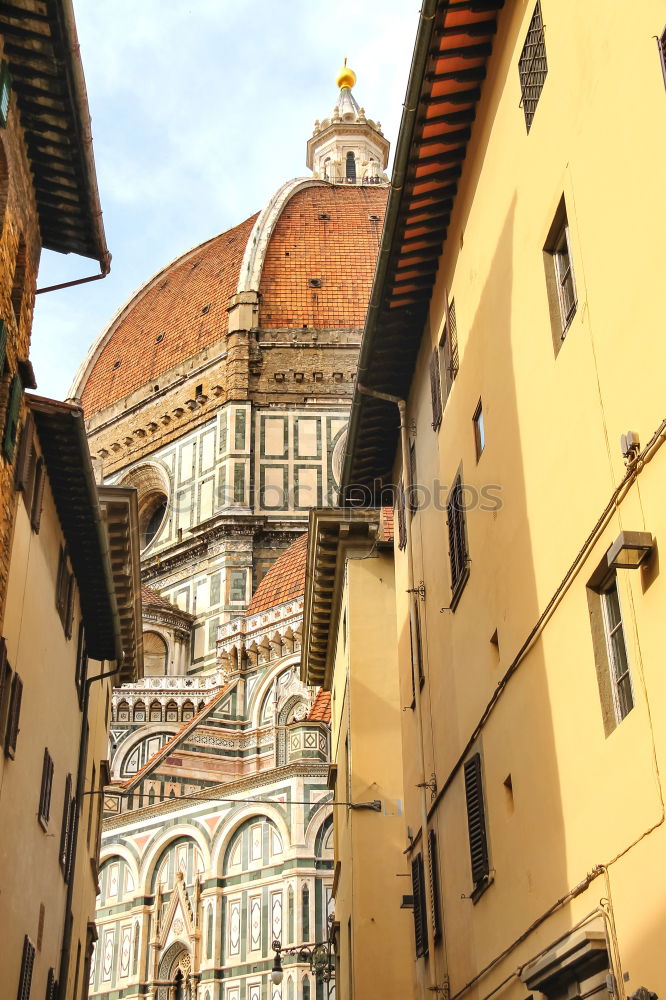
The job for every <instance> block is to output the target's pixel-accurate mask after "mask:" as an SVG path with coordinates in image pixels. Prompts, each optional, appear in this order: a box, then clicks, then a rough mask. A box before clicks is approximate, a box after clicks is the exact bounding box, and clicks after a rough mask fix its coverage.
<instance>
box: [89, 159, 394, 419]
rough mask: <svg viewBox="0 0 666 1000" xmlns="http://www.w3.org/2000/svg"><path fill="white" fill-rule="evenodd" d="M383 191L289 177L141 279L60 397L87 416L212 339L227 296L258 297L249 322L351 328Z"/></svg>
mask: <svg viewBox="0 0 666 1000" xmlns="http://www.w3.org/2000/svg"><path fill="white" fill-rule="evenodd" d="M387 195H388V189H387V188H386V187H385V186H382V185H378V186H374V187H373V186H367V187H365V186H353V185H350V186H349V187H346V186H344V185H334V184H330V183H328V182H325V181H321V180H315V179H311V178H307V179H303V178H301V179H300V180H296V181H290V182H288V184H286V185H284V186H283V187H282V188H281V189H280V190H279V191H278V192H277V193H276V195H275V196H274V197H273V199H272V200H271V202H269V204H268V205H267V206H266V208H265V209H264V210H263V212H261V213H260V214H259V215H253V216H251V217H250V218H249V219H246V220H245V221H244V222H241V223H240V225H238V226H236V227H235V228H234V229H229V230H228V231H226V232H224V233H221V234H220V235H219V236H215V237H214V238H213V239H211V240H209V241H208V242H206V243H202V244H201V245H200V246H198V247H195V248H194V249H193V250H189V251H188V252H187V253H186V254H184V255H183V256H182V257H179V258H177V259H176V260H175V261H173V262H172V263H171V264H169V265H168V266H167V267H165V268H164V269H163V270H161V271H160V272H159V273H158V274H156V275H155V276H154V277H153V278H151V279H150V280H149V281H148V282H147V283H146V284H145V285H144V286H143V287H142V288H141V289H140V290H139V291H138V292H137V293H136V294H135V295H134V296H133V297H132V298H131V299H130V300H129V302H128V303H127V304H126V305H125V306H124V307H123V308H122V309H121V310H120V312H119V313H118V314H117V316H116V317H115V318H114V319H113V320H112V321H111V323H110V324H109V326H108V327H107V329H106V330H105V331H104V332H103V333H102V334H101V335H100V337H99V338H98V339H97V341H96V343H95V344H94V345H93V346H92V348H91V350H90V352H89V354H88V356H87V358H86V360H85V361H84V362H83V364H82V366H81V368H80V369H79V372H78V373H77V376H76V378H75V380H74V384H73V386H72V388H71V389H70V395H71V396H76V397H78V398H80V399H81V401H82V404H83V407H84V409H85V411H86V415H87V416H90V415H92V414H93V413H96V412H98V411H100V410H102V409H105V408H106V407H108V406H111V405H113V404H114V403H117V402H118V401H119V400H121V399H123V398H124V397H126V396H128V395H129V394H130V393H132V392H134V391H136V390H138V389H140V388H141V387H142V386H145V385H149V384H150V383H151V382H152V381H157V380H158V379H159V377H160V376H161V375H164V373H166V372H168V371H170V370H171V369H173V368H175V367H176V366H177V365H179V364H181V363H183V362H185V361H187V360H188V359H189V358H191V357H192V356H193V355H196V354H197V353H198V352H200V351H203V350H204V349H205V348H207V347H210V346H211V345H212V344H214V343H216V342H217V341H219V340H220V339H222V338H223V337H224V336H225V335H226V333H227V323H228V315H227V309H228V306H229V300H230V298H231V296H233V295H234V294H236V293H237V292H243V291H248V290H255V291H257V292H258V293H259V302H260V307H259V326H260V327H264V328H266V327H268V328H277V327H284V328H298V329H302V328H303V327H313V328H319V329H337V328H350V327H354V328H361V327H362V326H363V323H364V321H365V312H366V309H367V303H368V298H369V295H370V288H371V285H372V279H373V276H374V270H375V263H376V259H377V252H378V249H379V242H380V239H381V231H382V224H383V219H384V211H385V207H386V200H387Z"/></svg>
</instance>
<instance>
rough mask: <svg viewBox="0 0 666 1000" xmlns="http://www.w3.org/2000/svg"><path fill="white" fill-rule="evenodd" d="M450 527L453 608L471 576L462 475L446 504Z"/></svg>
mask: <svg viewBox="0 0 666 1000" xmlns="http://www.w3.org/2000/svg"><path fill="white" fill-rule="evenodd" d="M446 517H447V524H448V529H449V560H450V563H451V610H452V611H454V610H455V607H456V605H457V603H458V601H459V600H460V595H461V594H462V591H463V588H464V586H465V583H466V582H467V578H468V577H469V554H468V551H467V529H466V525H465V496H464V490H463V485H462V480H461V478H460V475H458V476H457V477H456V480H455V482H454V484H453V488H452V489H451V493H450V494H449V500H448V503H447V505H446Z"/></svg>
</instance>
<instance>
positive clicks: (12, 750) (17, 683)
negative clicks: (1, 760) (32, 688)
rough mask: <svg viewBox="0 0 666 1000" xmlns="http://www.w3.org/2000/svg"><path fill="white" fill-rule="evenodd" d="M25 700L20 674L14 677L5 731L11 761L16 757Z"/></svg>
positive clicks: (6, 748)
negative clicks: (22, 703)
mask: <svg viewBox="0 0 666 1000" xmlns="http://www.w3.org/2000/svg"><path fill="white" fill-rule="evenodd" d="M22 698H23V681H22V680H21V678H20V677H19V675H18V674H14V676H13V677H12V686H11V692H10V695H9V708H8V711H7V728H6V730H5V755H6V756H7V757H9V758H10V759H11V760H14V757H15V756H16V741H17V739H18V734H19V717H20V715H21V699H22Z"/></svg>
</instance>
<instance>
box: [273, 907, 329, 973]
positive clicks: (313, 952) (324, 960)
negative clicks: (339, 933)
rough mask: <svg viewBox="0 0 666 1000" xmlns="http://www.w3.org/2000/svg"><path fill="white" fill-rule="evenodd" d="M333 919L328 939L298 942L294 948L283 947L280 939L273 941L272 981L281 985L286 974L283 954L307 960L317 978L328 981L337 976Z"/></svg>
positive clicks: (300, 960)
mask: <svg viewBox="0 0 666 1000" xmlns="http://www.w3.org/2000/svg"><path fill="white" fill-rule="evenodd" d="M332 929H333V920H332V918H331V917H329V936H328V938H327V940H326V941H316V942H315V943H314V944H298V945H294V946H293V947H292V948H283V947H282V944H281V942H280V941H278V940H275V941H273V945H272V947H273V951H274V952H275V956H274V958H273V968H272V969H271V982H272V983H274V985H275V986H279V985H280V983H281V982H282V978H283V976H284V970H283V968H282V956H283V955H296V961H297V962H307V963H308V964H309V966H310V972H311V973H312V974H313V975H314V977H315V979H317V980H320V981H322V982H324V983H328V982H330V981H331V979H334V978H335V952H334V946H333V934H332Z"/></svg>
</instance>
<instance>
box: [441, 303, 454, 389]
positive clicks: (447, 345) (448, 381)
mask: <svg viewBox="0 0 666 1000" xmlns="http://www.w3.org/2000/svg"><path fill="white" fill-rule="evenodd" d="M439 354H440V364H441V370H440V389H441V393H442V405H443V406H444V405H446V401H447V399H448V398H449V395H450V394H451V389H452V387H453V383H454V382H455V379H456V376H457V374H458V327H457V324H456V303H455V299H451V302H450V303H449V305H448V307H447V310H446V324H445V326H444V333H443V334H442V338H441V340H440V342H439Z"/></svg>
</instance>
